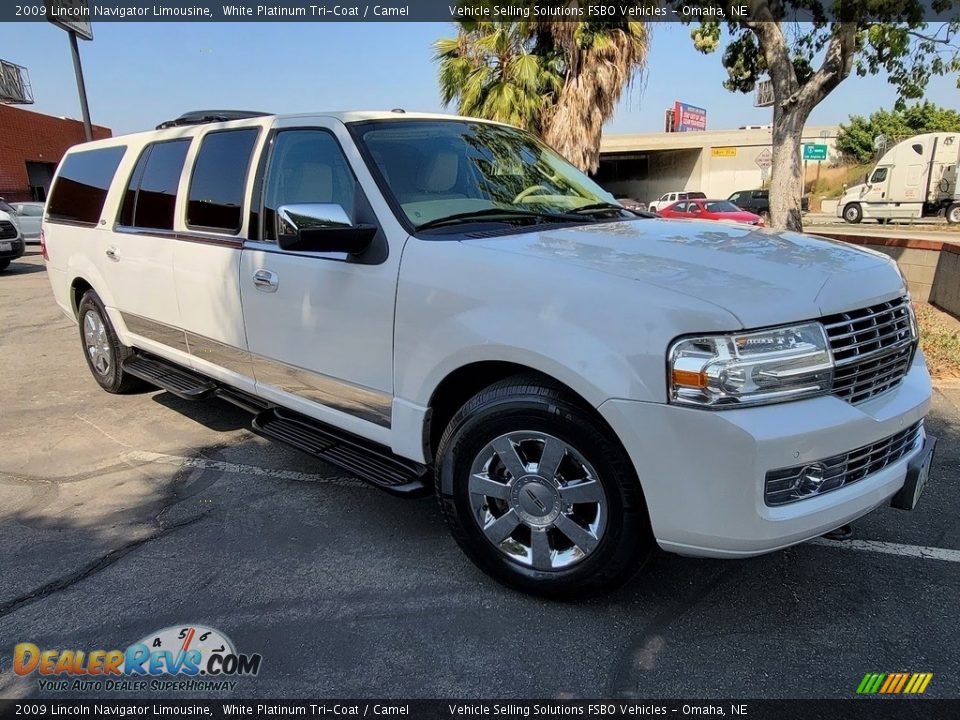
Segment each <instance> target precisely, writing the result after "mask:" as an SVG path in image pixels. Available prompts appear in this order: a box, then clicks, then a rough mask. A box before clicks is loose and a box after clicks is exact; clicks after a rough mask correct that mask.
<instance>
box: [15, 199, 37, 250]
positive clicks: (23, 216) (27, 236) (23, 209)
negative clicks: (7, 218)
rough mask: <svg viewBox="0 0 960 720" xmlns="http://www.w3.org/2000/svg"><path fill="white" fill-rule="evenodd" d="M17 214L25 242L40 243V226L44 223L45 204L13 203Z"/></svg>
mask: <svg viewBox="0 0 960 720" xmlns="http://www.w3.org/2000/svg"><path fill="white" fill-rule="evenodd" d="M12 207H13V210H14V212H15V213H16V220H17V223H18V224H19V225H20V233H21V234H22V235H23V239H24V242H30V241H31V240H33V241H35V242H39V241H40V224H41V223H42V222H43V203H42V202H18V203H12Z"/></svg>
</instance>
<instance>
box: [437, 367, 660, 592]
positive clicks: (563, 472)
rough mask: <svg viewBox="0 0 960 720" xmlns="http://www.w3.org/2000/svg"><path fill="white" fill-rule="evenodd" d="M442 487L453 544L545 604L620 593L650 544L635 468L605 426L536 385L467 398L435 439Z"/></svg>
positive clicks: (505, 386) (522, 380)
mask: <svg viewBox="0 0 960 720" xmlns="http://www.w3.org/2000/svg"><path fill="white" fill-rule="evenodd" d="M437 473H438V482H437V490H438V493H439V499H440V504H441V507H442V508H443V512H444V515H445V517H446V520H447V522H448V524H449V525H450V528H451V531H452V532H453V535H454V537H455V538H456V540H457V543H458V544H459V545H460V547H461V548H462V549H463V551H464V552H465V553H466V554H467V555H468V556H469V557H470V559H471V560H473V562H474V563H476V565H477V566H478V567H480V568H481V569H482V570H484V571H485V572H487V573H488V574H490V575H492V576H493V577H494V578H496V579H497V580H499V581H500V582H502V583H504V584H506V585H509V586H511V587H514V588H517V589H519V590H523V591H526V592H532V593H536V594H540V595H547V596H552V597H573V596H582V595H589V594H592V593H596V592H600V591H602V590H605V589H608V588H610V587H613V586H615V585H618V584H620V583H622V582H624V581H626V580H627V579H628V578H630V577H631V576H632V575H633V573H634V572H635V571H636V570H637V569H638V568H639V567H640V566H641V565H642V563H643V561H644V560H645V559H646V558H647V556H648V555H649V553H650V551H651V549H652V547H653V538H652V534H651V532H650V526H649V520H648V517H647V510H646V506H645V503H644V500H643V494H642V491H641V489H640V483H639V481H638V480H637V477H636V474H635V473H634V471H633V467H632V465H631V463H630V461H629V459H628V458H627V457H626V455H625V453H624V451H623V449H622V448H621V447H620V445H619V443H617V442H616V441H615V440H614V439H612V438H611V437H610V436H609V430H608V429H607V428H605V427H604V426H603V425H602V423H601V422H600V421H599V420H598V419H597V418H595V417H594V416H593V415H592V414H591V413H590V412H589V411H588V410H587V409H585V408H581V407H580V405H579V404H578V403H575V402H573V401H572V400H571V399H570V398H568V397H567V396H566V395H565V394H564V393H563V392H562V391H561V390H560V389H559V388H555V387H552V386H550V385H548V384H545V383H543V382H542V381H540V380H539V379H537V378H534V377H516V378H510V379H508V380H504V381H502V382H500V383H497V384H496V385H493V386H491V387H490V388H488V389H486V390H484V391H483V392H481V393H479V394H478V395H476V396H474V397H473V398H472V399H471V400H470V401H469V402H467V404H466V405H464V406H463V408H461V409H460V411H459V412H458V413H457V414H456V415H455V416H454V418H453V420H451V422H450V425H449V426H448V427H447V430H446V432H445V433H444V435H443V438H442V440H441V442H440V447H439V451H438V462H437Z"/></svg>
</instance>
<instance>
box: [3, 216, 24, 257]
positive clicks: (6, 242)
mask: <svg viewBox="0 0 960 720" xmlns="http://www.w3.org/2000/svg"><path fill="white" fill-rule="evenodd" d="M23 249H24V248H23V237H22V236H21V235H20V228H19V227H17V225H16V223H15V222H14V220H13V216H12V215H11V214H10V213H8V212H4V211H3V210H0V272H3V271H4V270H6V269H7V268H8V267H10V263H12V262H13V261H14V260H16V259H17V258H18V257H20V256H21V255H23Z"/></svg>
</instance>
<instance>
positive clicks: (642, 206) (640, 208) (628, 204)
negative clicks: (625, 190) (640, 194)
mask: <svg viewBox="0 0 960 720" xmlns="http://www.w3.org/2000/svg"><path fill="white" fill-rule="evenodd" d="M617 202H618V203H620V204H621V205H623V206H624V207H625V208H626V209H627V210H634V211H637V212H646V211H647V204H646V203H644V202H640V201H639V200H636V199H634V198H629V197H620V198H617Z"/></svg>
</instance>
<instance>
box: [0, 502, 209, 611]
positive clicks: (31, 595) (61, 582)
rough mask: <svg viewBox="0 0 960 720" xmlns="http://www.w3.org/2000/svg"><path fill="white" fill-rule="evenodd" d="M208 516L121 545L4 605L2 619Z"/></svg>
mask: <svg viewBox="0 0 960 720" xmlns="http://www.w3.org/2000/svg"><path fill="white" fill-rule="evenodd" d="M206 516H207V513H202V514H200V515H198V516H196V517H193V518H189V519H187V520H183V521H181V522H179V523H174V524H171V525H167V526H166V527H163V528H161V529H160V530H158V531H156V532H154V533H152V534H151V535H148V536H147V537H143V538H140V539H138V540H133V541H131V542H128V543H126V544H125V545H121V546H120V547H118V548H115V549H114V550H111V551H110V552H108V553H107V554H106V555H102V556H100V557H99V558H97V559H96V560H93V561H92V562H89V563H87V564H86V565H84V566H83V567H82V568H80V569H79V570H77V571H75V572H72V573H70V574H69V575H65V576H63V577H61V578H57V579H56V580H53V581H51V582H49V583H47V584H46V585H42V586H41V587H39V588H36V589H35V590H31V591H30V592H28V593H26V594H24V595H21V596H20V597H16V598H14V599H12V600H9V601H7V602H5V603H3V604H2V605H0V618H3V617H6V616H7V615H10V614H12V613H14V612H16V611H17V610H19V609H20V608H22V607H24V606H25V605H30V604H31V603H34V602H37V601H38V600H43V599H44V598H47V597H50V596H51V595H54V594H55V593H58V592H62V591H64V590H66V589H67V588H69V587H71V586H73V585H76V584H77V583H79V582H82V581H84V580H86V579H87V578H89V577H91V576H93V575H95V574H97V573H98V572H100V571H101V570H106V569H107V568H108V567H110V566H111V565H113V564H114V563H115V562H117V561H118V560H120V559H121V558H122V557H124V556H125V555H127V554H129V553H130V552H132V551H134V550H136V549H137V548H138V547H140V546H141V545H145V544H146V543H148V542H151V541H153V540H159V539H160V538H162V537H164V536H166V535H169V534H170V533H172V532H175V531H176V530H180V529H181V528H185V527H187V526H189V525H193V524H194V523H196V522H199V521H200V520H202V519H203V518H204V517H206Z"/></svg>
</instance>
